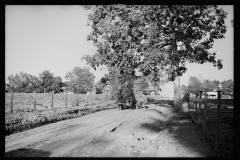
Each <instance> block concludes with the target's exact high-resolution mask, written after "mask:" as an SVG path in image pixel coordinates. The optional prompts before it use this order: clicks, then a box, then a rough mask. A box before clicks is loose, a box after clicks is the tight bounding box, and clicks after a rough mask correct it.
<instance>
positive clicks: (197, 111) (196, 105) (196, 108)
mask: <svg viewBox="0 0 240 160" xmlns="http://www.w3.org/2000/svg"><path fill="white" fill-rule="evenodd" d="M216 92H217V99H209V98H207V91H204V92H203V91H199V94H197V95H196V98H193V97H191V98H190V94H189V93H187V95H186V97H187V102H188V110H189V113H190V115H191V116H192V117H193V116H194V115H197V116H195V117H197V119H194V121H195V122H196V123H197V124H202V125H203V131H204V132H206V129H207V128H206V125H207V115H208V114H212V113H210V112H213V113H215V114H216V115H217V117H216V128H217V136H216V145H218V144H219V142H220V133H221V131H220V123H221V121H220V120H221V119H220V117H221V113H231V114H233V110H224V109H223V108H222V107H221V105H231V106H233V99H221V91H216ZM202 93H204V98H202ZM191 102H192V103H193V108H190V105H189V104H190V103H191ZM209 103H210V104H216V105H217V109H216V110H210V109H208V105H207V104H209ZM202 104H204V105H203V106H204V108H203V109H202ZM201 118H203V120H201Z"/></svg>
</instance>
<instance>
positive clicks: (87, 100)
mask: <svg viewBox="0 0 240 160" xmlns="http://www.w3.org/2000/svg"><path fill="white" fill-rule="evenodd" d="M87 103H88V92H87V93H86V104H87Z"/></svg>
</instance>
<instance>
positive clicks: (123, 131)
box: [5, 104, 212, 157]
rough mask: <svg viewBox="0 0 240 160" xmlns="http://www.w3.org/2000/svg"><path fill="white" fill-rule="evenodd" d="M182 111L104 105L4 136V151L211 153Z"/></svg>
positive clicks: (16, 153)
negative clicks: (112, 107) (105, 106)
mask: <svg viewBox="0 0 240 160" xmlns="http://www.w3.org/2000/svg"><path fill="white" fill-rule="evenodd" d="M201 134H202V133H201V131H199V130H197V128H196V125H195V124H193V123H192V122H191V120H190V119H188V118H187V117H186V116H185V115H184V114H175V113H172V112H171V110H170V109H168V108H165V107H160V106H157V105H154V104H152V105H150V107H149V108H148V109H135V110H121V111H118V110H117V109H111V110H104V111H101V112H97V113H93V114H90V115H86V116H83V117H79V118H75V119H71V120H65V121H60V122H57V123H53V124H49V125H45V126H42V127H38V128H35V129H31V130H28V131H24V132H21V133H17V134H13V135H10V136H7V137H5V156H17V157H22V156H24V157H209V156H211V155H212V152H211V148H210V145H209V144H207V143H206V142H204V140H203V138H202V135H201Z"/></svg>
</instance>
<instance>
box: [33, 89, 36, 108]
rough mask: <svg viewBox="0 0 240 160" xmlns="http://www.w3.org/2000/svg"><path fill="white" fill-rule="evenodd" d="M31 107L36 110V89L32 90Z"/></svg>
mask: <svg viewBox="0 0 240 160" xmlns="http://www.w3.org/2000/svg"><path fill="white" fill-rule="evenodd" d="M33 109H34V110H36V91H34V99H33Z"/></svg>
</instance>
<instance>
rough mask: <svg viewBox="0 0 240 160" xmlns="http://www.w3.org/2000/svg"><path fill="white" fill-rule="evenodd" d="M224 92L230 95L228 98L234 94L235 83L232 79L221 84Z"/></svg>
mask: <svg viewBox="0 0 240 160" xmlns="http://www.w3.org/2000/svg"><path fill="white" fill-rule="evenodd" d="M221 85H222V92H223V93H226V94H228V98H230V97H232V96H231V95H233V94H234V82H233V80H232V79H229V80H224V81H222V82H221Z"/></svg>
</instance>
